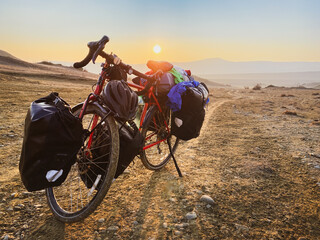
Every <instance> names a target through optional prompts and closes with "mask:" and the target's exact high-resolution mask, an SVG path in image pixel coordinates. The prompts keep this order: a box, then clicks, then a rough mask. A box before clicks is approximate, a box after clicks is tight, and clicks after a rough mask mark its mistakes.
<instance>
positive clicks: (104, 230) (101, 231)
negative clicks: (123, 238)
mask: <svg viewBox="0 0 320 240" xmlns="http://www.w3.org/2000/svg"><path fill="white" fill-rule="evenodd" d="M106 231H107V229H106V228H105V227H101V228H99V232H100V233H105V232H106Z"/></svg>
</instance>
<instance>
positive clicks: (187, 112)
mask: <svg viewBox="0 0 320 240" xmlns="http://www.w3.org/2000/svg"><path fill="white" fill-rule="evenodd" d="M208 94H209V91H208V88H207V86H206V85H205V84H204V83H200V84H199V85H198V87H187V90H186V92H185V93H184V94H183V95H182V96H181V98H182V105H181V110H179V111H176V112H173V113H172V117H171V133H172V135H174V136H176V137H178V138H180V139H182V140H185V141H187V140H190V139H192V138H197V137H198V136H199V135H200V130H201V127H202V124H203V121H204V117H205V109H204V105H205V104H206V102H207V100H208Z"/></svg>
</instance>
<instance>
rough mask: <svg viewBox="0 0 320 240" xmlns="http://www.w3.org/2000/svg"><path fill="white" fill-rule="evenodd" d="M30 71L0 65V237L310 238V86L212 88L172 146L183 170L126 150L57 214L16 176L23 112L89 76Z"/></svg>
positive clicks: (314, 229)
mask: <svg viewBox="0 0 320 240" xmlns="http://www.w3.org/2000/svg"><path fill="white" fill-rule="evenodd" d="M39 79H40V78H36V79H35V78H33V77H30V76H29V77H14V76H11V75H5V74H0V82H1V86H0V165H1V168H0V239H1V238H7V239H20V238H21V239H300V240H302V239H319V238H320V174H319V173H320V144H319V137H320V90H303V89H284V88H268V89H262V90H260V91H253V90H248V89H246V90H245V89H238V90H236V89H213V90H212V91H211V99H210V104H209V107H208V111H207V115H206V120H205V123H204V126H203V128H202V132H201V135H200V137H199V138H197V139H194V140H192V141H189V142H183V143H182V144H181V145H180V146H179V149H178V151H177V154H176V158H177V161H178V163H179V165H180V168H181V170H182V172H183V175H184V176H183V178H179V177H178V174H177V172H176V170H175V168H174V165H173V163H172V162H169V164H168V165H167V166H166V167H165V168H164V169H163V170H161V171H158V172H152V171H149V170H147V169H145V168H144V167H143V166H142V164H141V162H140V161H139V159H136V161H135V162H134V164H132V165H130V166H129V168H128V170H127V171H126V172H125V173H124V174H123V175H122V176H120V177H119V178H118V179H117V180H116V181H115V182H114V184H113V185H112V187H111V189H110V191H109V193H108V195H107V196H106V197H105V200H104V202H103V203H102V204H101V206H100V207H99V208H98V209H97V210H96V211H95V212H94V213H93V214H92V215H91V216H90V217H88V218H87V219H85V220H84V221H83V222H79V223H74V224H63V223H61V222H58V221H57V220H55V218H54V217H53V216H52V214H51V212H50V210H49V208H48V206H47V205H46V199H45V196H44V192H43V191H39V192H35V193H28V192H27V191H26V190H25V189H24V187H23V185H22V183H21V181H20V176H19V172H18V164H19V157H20V150H21V144H22V137H23V125H24V117H25V114H26V111H27V108H28V106H29V104H30V102H31V101H33V100H35V99H37V98H39V97H42V96H45V95H47V94H48V93H50V92H51V91H57V92H59V93H60V95H61V96H62V97H63V98H64V99H65V100H67V101H68V102H69V103H70V104H71V105H73V104H76V103H78V102H80V101H83V100H84V98H85V97H86V95H87V94H88V93H89V91H90V85H91V83H90V84H86V82H85V81H82V82H81V84H76V83H74V81H68V82H66V83H63V82H62V81H61V80H60V81H53V79H52V78H49V79H46V78H45V77H43V78H42V79H41V80H39ZM203 195H208V196H210V197H211V198H212V199H213V200H214V204H213V205H210V204H208V203H206V202H204V201H202V200H200V198H201V197H202V196H203ZM190 212H192V213H193V214H194V216H196V218H195V219H193V220H188V219H187V217H186V216H187V214H188V213H190Z"/></svg>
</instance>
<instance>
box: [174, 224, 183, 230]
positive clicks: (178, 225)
mask: <svg viewBox="0 0 320 240" xmlns="http://www.w3.org/2000/svg"><path fill="white" fill-rule="evenodd" d="M175 228H177V229H179V230H183V224H182V223H180V224H176V225H175Z"/></svg>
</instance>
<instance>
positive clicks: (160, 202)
mask: <svg viewBox="0 0 320 240" xmlns="http://www.w3.org/2000/svg"><path fill="white" fill-rule="evenodd" d="M183 184H184V183H183V178H179V176H178V175H177V173H176V172H172V171H171V170H169V171H168V169H166V168H164V169H162V170H160V171H155V172H153V174H152V175H151V177H150V180H149V182H148V183H147V185H146V188H145V191H144V193H143V196H142V200H141V202H140V206H139V209H138V211H137V213H136V219H135V221H136V223H137V225H136V226H133V227H132V232H133V236H132V238H133V239H147V238H148V237H150V236H148V232H154V233H156V235H157V236H152V237H156V239H165V238H168V237H170V236H172V231H170V230H168V229H167V228H164V227H163V223H164V222H166V216H165V214H163V213H162V212H166V211H167V210H168V209H167V204H168V203H170V198H171V197H172V195H174V196H176V197H178V198H179V195H180V194H181V195H184V194H185V193H184V192H181V191H180V192H179V189H181V186H183ZM174 204H175V205H176V208H181V206H180V203H179V202H176V203H174ZM154 207H155V208H157V209H154ZM161 209H163V211H162V210H161ZM150 212H151V213H152V214H151V215H152V217H151V219H153V220H154V222H153V220H150V219H148V218H149V216H148V213H150Z"/></svg>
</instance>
